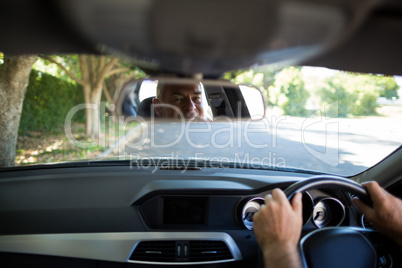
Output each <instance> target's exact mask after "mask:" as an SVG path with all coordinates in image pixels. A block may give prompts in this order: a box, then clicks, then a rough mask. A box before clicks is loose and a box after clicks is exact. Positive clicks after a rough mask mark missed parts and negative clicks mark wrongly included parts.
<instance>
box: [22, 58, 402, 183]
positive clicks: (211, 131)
mask: <svg viewBox="0 0 402 268" xmlns="http://www.w3.org/2000/svg"><path fill="white" fill-rule="evenodd" d="M79 57H83V56H82V55H81V56H78V55H69V56H52V57H43V58H39V59H38V60H37V61H36V62H35V64H34V66H33V69H32V72H31V75H30V79H29V85H28V89H27V92H26V95H25V99H24V104H23V107H22V115H21V120H20V125H19V131H18V133H19V136H18V141H17V148H16V157H15V165H17V166H22V165H36V164H42V163H55V162H74V161H80V160H84V159H86V160H97V161H98V160H99V161H105V160H110V159H114V160H123V159H124V160H130V161H133V163H134V161H135V163H136V164H138V163H140V164H141V163H147V165H149V164H150V162H151V163H152V164H153V165H158V164H159V165H160V164H161V163H162V162H161V161H163V160H165V159H173V160H178V161H187V160H203V161H212V162H214V163H237V165H236V166H237V167H253V168H266V169H271V168H284V169H298V170H305V171H308V172H309V171H310V172H320V173H330V174H336V175H343V176H350V175H354V174H357V173H360V172H362V171H364V170H366V169H367V168H369V167H371V166H373V165H375V164H376V163H378V162H379V161H381V160H382V159H384V158H385V157H386V156H388V155H389V154H390V153H392V152H393V151H394V150H396V149H397V148H398V147H399V146H400V145H401V141H402V134H401V133H402V124H400V122H401V119H402V99H400V96H402V93H401V89H400V88H401V87H400V86H401V85H402V78H401V77H396V76H384V75H375V74H357V73H348V72H343V71H337V70H329V69H326V68H319V67H308V66H291V67H286V68H284V69H280V70H272V69H264V68H259V69H250V70H239V71H233V72H228V73H225V74H224V75H223V78H224V79H226V80H230V81H232V82H233V83H238V84H253V85H255V86H256V87H257V88H258V89H259V90H260V92H261V94H260V95H262V96H263V99H264V102H265V114H263V115H262V116H263V117H262V119H260V120H252V118H249V119H247V118H244V117H242V118H239V117H236V116H235V117H228V116H219V117H217V116H216V111H215V110H216V109H215V108H216V107H219V105H222V104H223V101H222V100H223V98H227V99H230V97H231V93H230V92H229V91H226V94H227V96H222V95H216V93H213V94H212V93H211V94H209V93H208V92H207V93H205V95H203V98H205V99H207V101H208V102H209V104H210V107H209V108H208V109H209V110H208V111H206V112H208V113H209V115H210V116H209V117H208V118H207V120H201V121H200V120H176V121H171V120H168V121H162V120H149V119H146V118H143V117H141V116H138V115H137V112H138V108H139V104H140V103H141V102H142V101H144V100H145V99H148V98H150V99H151V100H152V99H153V98H154V97H155V95H156V94H157V93H156V84H155V82H153V81H147V82H146V83H143V85H142V86H141V90H140V91H139V92H137V93H138V94H137V95H135V96H134V97H135V98H136V101H137V102H132V103H131V105H130V107H129V108H130V112H132V113H135V115H136V118H137V119H136V120H125V118H121V116H120V115H118V114H117V113H116V107H115V105H114V100H115V99H116V96H118V94H119V90H120V89H121V87H122V85H124V83H125V82H127V81H128V80H129V79H132V78H137V79H139V78H145V77H147V75H146V74H145V73H144V72H142V71H141V70H139V69H138V68H136V67H135V66H132V65H131V64H130V63H127V62H123V61H121V60H116V64H115V67H114V68H112V69H110V70H109V71H110V72H109V73H108V74H106V75H105V76H104V77H103V78H102V79H103V80H102V81H101V83H99V84H98V87H91V86H89V85H88V84H87V83H85V81H84V78H85V76H84V75H83V74H82V73H81V72H82V70H83V69H82V66H81V67H80V66H79V63H80V61H79ZM91 57H92V58H90V57H89V56H88V59H91V61H92V60H93V64H95V66H96V64H102V61H103V64H105V62H107V61H110V60H112V59H111V58H107V57H105V58H103V59H101V58H102V57H104V56H97V57H94V56H91ZM96 70H97V68H92V69H90V71H93V72H96ZM113 70H115V71H113ZM92 77H96V73H94V74H92ZM56 89H57V90H56ZM240 91H241V92H243V86H242V87H240ZM228 92H229V93H228ZM203 94H204V93H203ZM253 94H254V95H253ZM253 94H246V93H244V102H245V106H246V107H248V110H250V111H253V109H255V107H256V106H258V105H254V104H253V103H256V102H255V100H256V98H257V97H258V96H257V95H256V94H255V93H253ZM90 96H92V97H90ZM219 98H221V99H219ZM84 103H87V105H85V104H84ZM214 103H217V104H216V105H217V106H214V105H215V104H214ZM213 104H214V105H213ZM211 109H212V110H213V109H215V110H214V113H212V112H211ZM226 109H227V107H226ZM214 115H215V118H212V117H214ZM131 118H132V117H131ZM211 118H212V119H211ZM216 119H219V120H216ZM253 119H255V118H253ZM145 160H147V161H145ZM141 161H143V162H141Z"/></svg>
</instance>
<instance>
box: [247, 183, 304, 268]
mask: <svg viewBox="0 0 402 268" xmlns="http://www.w3.org/2000/svg"><path fill="white" fill-rule="evenodd" d="M301 197H302V195H301V193H297V194H296V195H295V196H294V198H293V201H292V204H290V203H289V201H288V200H287V198H286V196H285V193H284V192H283V191H281V190H280V189H274V190H273V191H272V195H267V196H266V197H265V205H262V206H261V208H260V211H259V212H257V213H256V214H254V216H253V221H254V233H255V236H256V238H257V241H258V243H259V245H260V247H261V250H262V252H263V255H264V261H265V267H278V268H279V267H292V268H294V267H301V261H300V257H299V253H298V249H297V245H298V243H299V239H300V233H301V229H302V225H303V219H302V202H301Z"/></svg>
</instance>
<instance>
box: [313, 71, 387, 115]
mask: <svg viewBox="0 0 402 268" xmlns="http://www.w3.org/2000/svg"><path fill="white" fill-rule="evenodd" d="M376 81H377V78H376V77H375V76H373V75H363V74H354V73H342V72H340V73H338V74H336V75H335V76H334V77H331V78H328V79H327V83H326V85H327V86H326V87H322V88H319V89H318V90H317V94H318V96H319V97H320V103H321V105H325V106H327V105H328V104H333V103H335V102H336V103H337V106H336V105H330V106H328V107H329V108H328V110H327V112H330V114H331V116H338V117H346V116H348V115H349V114H352V115H356V116H362V115H374V114H377V111H376V109H377V107H378V104H377V99H378V97H379V95H380V88H379V86H378V84H377V83H376ZM331 107H332V108H331ZM335 109H337V111H336V110H335Z"/></svg>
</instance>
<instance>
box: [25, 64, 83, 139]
mask: <svg viewBox="0 0 402 268" xmlns="http://www.w3.org/2000/svg"><path fill="white" fill-rule="evenodd" d="M83 102H84V97H83V90H82V88H81V86H78V85H76V84H73V83H69V82H66V81H64V80H61V79H58V78H56V77H53V76H51V75H49V74H46V73H42V72H39V71H37V70H32V72H31V75H30V78H29V84H28V88H27V92H26V95H25V99H24V104H23V108H22V114H21V121H20V127H19V131H18V132H19V135H26V134H27V133H28V131H41V132H45V131H48V132H51V133H56V132H58V131H59V130H60V129H61V128H62V127H63V125H64V120H65V118H66V115H67V113H68V112H69V111H70V109H71V108H73V107H74V106H75V105H77V104H80V103H83ZM72 119H73V121H76V122H84V120H85V114H84V111H83V110H80V111H79V112H77V113H76V114H75V116H74V117H73V118H72Z"/></svg>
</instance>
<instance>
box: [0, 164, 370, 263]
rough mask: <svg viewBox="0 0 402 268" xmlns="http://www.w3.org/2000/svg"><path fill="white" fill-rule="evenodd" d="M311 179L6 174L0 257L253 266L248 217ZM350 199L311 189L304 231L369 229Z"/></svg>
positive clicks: (57, 171) (110, 172)
mask: <svg viewBox="0 0 402 268" xmlns="http://www.w3.org/2000/svg"><path fill="white" fill-rule="evenodd" d="M308 177H310V175H309V174H303V173H289V172H280V171H269V170H254V169H231V168H202V169H199V170H187V171H183V170H173V169H172V170H162V169H159V168H156V169H155V168H153V169H149V168H137V167H134V168H129V167H119V166H117V167H116V166H112V167H75V168H47V169H42V170H22V171H18V172H15V171H14V172H3V173H1V174H0V200H1V201H0V217H1V219H3V220H2V221H0V256H1V258H2V260H4V262H6V263H9V264H10V266H13V267H19V266H20V267H24V265H26V264H27V263H29V266H30V267H52V265H54V264H55V263H59V262H61V263H63V264H66V265H67V264H68V265H71V263H72V262H73V263H77V264H79V265H82V267H97V266H96V265H98V266H99V265H103V266H102V267H108V266H110V267H126V266H128V267H131V266H138V267H142V266H141V265H145V267H151V266H161V265H170V266H171V265H182V266H187V265H192V266H193V265H194V264H198V265H200V266H207V267H209V266H211V265H219V267H244V266H245V265H249V266H252V267H257V266H259V265H261V263H262V261H261V254H260V250H259V248H258V245H257V242H256V239H255V236H254V233H253V231H252V227H253V222H252V215H253V214H254V213H255V212H257V211H258V209H259V206H260V205H261V204H262V203H263V201H264V197H265V196H266V195H267V194H269V193H270V192H271V191H272V190H273V189H274V188H282V189H285V188H286V187H287V186H289V185H291V184H292V183H293V182H295V181H299V180H303V179H306V178H308ZM350 198H351V196H350V195H349V194H348V193H345V192H343V191H340V190H325V191H324V190H320V189H313V190H309V191H308V192H305V193H304V194H303V220H304V226H303V230H302V235H303V236H304V235H306V234H308V233H310V232H311V231H314V230H317V229H319V228H322V227H331V226H332V227H335V226H355V227H364V226H363V223H362V220H361V219H362V218H361V215H360V214H359V213H358V212H357V210H355V208H354V207H353V206H352V203H351V201H350ZM272 217H275V215H272ZM87 265H88V266H87ZM58 267H61V266H58ZM79 267H81V266H79Z"/></svg>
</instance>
